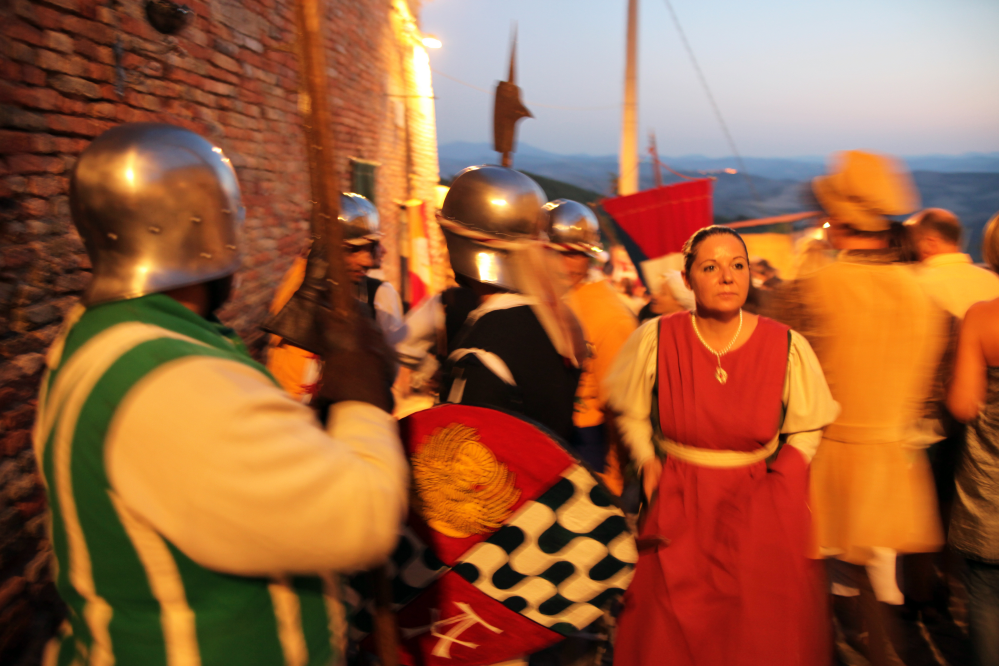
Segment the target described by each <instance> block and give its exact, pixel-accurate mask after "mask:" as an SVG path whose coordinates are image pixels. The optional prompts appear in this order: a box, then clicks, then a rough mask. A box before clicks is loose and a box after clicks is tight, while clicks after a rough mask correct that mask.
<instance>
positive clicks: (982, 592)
mask: <svg viewBox="0 0 999 666" xmlns="http://www.w3.org/2000/svg"><path fill="white" fill-rule="evenodd" d="M983 250H984V255H985V261H986V262H988V264H989V265H990V266H991V267H992V269H993V270H999V215H997V216H996V217H993V218H992V220H991V221H990V222H989V225H988V227H987V228H986V230H985V243H984V247H983ZM947 406H948V407H949V408H950V411H951V413H952V414H953V415H954V416H955V417H956V418H958V419H960V420H961V421H963V422H966V423H967V424H968V428H967V431H966V432H967V446H966V449H965V451H964V455H963V457H962V459H961V461H960V463H959V466H958V470H957V496H956V499H955V502H954V510H953V513H952V515H951V522H950V534H949V536H948V540H949V542H950V545H951V546H952V547H953V548H954V549H956V550H957V551H958V552H959V553H961V554H962V555H963V556H964V558H965V561H966V563H967V570H966V573H965V581H964V582H965V587H967V590H968V624H969V626H970V630H971V631H970V633H971V642H972V646H973V649H974V651H975V654H976V657H977V659H978V664H979V666H996V665H997V664H999V299H997V300H990V301H986V302H984V303H977V304H975V305H972V306H971V307H970V308H969V309H968V311H967V313H966V315H965V317H964V322H963V323H962V325H961V336H960V341H959V343H958V350H957V362H956V363H955V365H954V379H953V381H952V383H951V386H950V391H949V393H948V396H947Z"/></svg>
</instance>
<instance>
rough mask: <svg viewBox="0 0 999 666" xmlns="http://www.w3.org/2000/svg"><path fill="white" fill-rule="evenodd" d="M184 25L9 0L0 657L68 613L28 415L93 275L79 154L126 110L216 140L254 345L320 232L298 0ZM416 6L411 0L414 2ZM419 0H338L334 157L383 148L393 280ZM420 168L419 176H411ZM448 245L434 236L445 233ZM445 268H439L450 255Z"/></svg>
mask: <svg viewBox="0 0 999 666" xmlns="http://www.w3.org/2000/svg"><path fill="white" fill-rule="evenodd" d="M184 2H185V3H186V4H187V5H188V6H189V7H190V8H191V9H192V10H193V11H194V12H195V15H196V16H195V17H194V19H193V20H192V22H191V23H190V24H189V25H188V27H186V28H185V29H184V30H183V31H181V32H180V33H179V34H178V35H177V36H176V37H164V36H162V35H160V34H159V33H157V32H156V31H155V30H154V29H153V28H151V27H150V26H149V24H148V23H147V22H146V20H145V16H144V13H143V8H142V4H141V3H140V2H139V1H138V0H120V1H116V0H45V1H39V0H0V39H2V42H0V663H5V664H6V663H12V664H18V663H24V664H27V663H34V662H35V661H37V658H38V650H39V649H40V645H41V643H42V641H43V640H44V639H45V638H46V637H47V636H48V635H49V633H50V631H51V629H52V626H53V624H54V623H57V622H58V621H59V612H60V611H59V608H58V604H57V602H56V600H55V598H54V597H53V595H52V589H51V584H50V583H49V578H48V566H47V562H48V544H47V542H46V539H45V528H44V495H43V492H42V489H41V486H40V482H39V479H38V475H37V471H36V469H35V463H34V458H33V455H32V453H31V450H30V428H31V426H32V423H33V420H34V408H35V400H36V392H37V387H38V383H39V381H40V378H41V372H42V369H43V364H44V353H45V350H46V348H47V346H48V345H49V343H50V342H51V341H52V339H53V338H54V336H55V335H56V332H57V330H58V327H59V325H60V321H61V319H62V316H63V314H64V313H65V312H66V311H67V310H68V309H69V308H70V307H71V306H72V305H73V304H74V303H75V301H76V300H77V298H78V297H79V295H80V293H81V291H82V290H83V289H84V288H85V287H86V285H87V282H88V280H89V272H88V269H89V267H90V266H89V262H88V260H87V257H86V255H85V254H84V251H83V246H82V244H81V242H80V239H79V237H78V236H77V234H76V232H75V230H74V228H73V226H72V224H71V221H70V217H69V206H68V199H67V183H68V176H69V173H70V171H71V169H72V166H73V164H74V162H75V160H76V157H77V155H78V154H79V153H80V151H81V150H82V149H83V148H84V147H85V146H86V145H87V144H88V142H89V141H90V140H91V139H92V138H94V137H95V136H97V135H98V134H100V133H101V132H102V131H104V130H105V129H107V128H109V127H111V126H113V125H115V124H118V123H123V122H132V121H157V122H170V123H174V124H177V125H181V126H183V127H187V128H189V129H191V130H194V131H196V132H198V133H200V134H202V135H204V136H206V137H208V138H209V139H210V140H212V141H214V142H216V143H217V144H218V145H220V146H222V147H223V149H225V151H226V152H227V154H228V156H229V157H230V158H231V159H232V162H233V165H234V166H235V167H236V172H237V174H238V176H239V180H240V183H241V185H242V188H243V197H244V202H245V205H246V208H247V217H246V227H245V238H244V247H245V261H244V268H243V271H242V273H241V276H242V277H241V286H240V288H239V289H238V291H237V293H236V294H235V297H234V299H233V301H232V303H231V304H230V305H229V306H227V307H226V308H225V310H224V311H223V312H222V313H221V315H222V318H223V319H224V320H226V321H227V322H228V323H230V324H232V325H233V326H234V327H235V328H236V329H237V330H238V331H239V332H240V333H241V334H242V335H243V336H244V337H246V338H247V340H248V341H249V343H250V344H251V347H252V348H257V349H259V345H260V343H261V336H260V334H259V333H258V331H257V329H256V327H257V325H258V324H259V323H260V322H261V321H262V319H263V318H264V316H265V313H266V307H267V304H268V303H269V301H270V299H271V295H272V293H273V289H274V286H275V284H276V282H277V280H278V279H279V278H280V276H281V275H282V274H283V272H284V271H285V270H286V269H287V267H288V266H289V265H290V262H291V259H292V258H293V257H294V256H295V255H296V254H297V253H298V252H299V251H300V250H301V249H302V247H303V245H304V244H305V242H306V240H307V236H308V232H307V229H308V221H307V211H308V207H307V202H308V200H309V198H310V197H309V192H308V173H307V170H306V164H305V160H304V149H303V138H302V132H301V118H300V117H299V115H298V107H297V86H298V80H297V75H296V71H297V66H296V62H295V58H294V53H293V39H294V37H295V35H294V28H293V26H294V17H293V5H292V3H291V0H184ZM411 5H414V6H411ZM417 9H418V8H417V7H416V6H415V3H410V5H407V3H406V2H405V0H328V2H327V7H326V10H327V18H328V22H327V23H326V26H327V28H328V30H327V40H328V65H329V69H330V74H331V78H330V86H331V104H332V108H333V111H334V116H335V123H334V130H335V131H334V138H335V142H336V147H337V153H338V155H337V161H338V167H339V168H340V170H341V173H343V174H344V180H343V187H344V189H348V187H349V180H348V177H349V173H348V167H347V164H348V158H350V157H357V158H361V159H366V160H373V161H376V162H379V163H380V165H381V166H380V167H379V168H378V171H377V183H376V193H377V196H376V198H377V202H378V206H379V209H380V212H381V217H382V221H383V228H384V230H385V231H386V243H385V244H386V247H387V249H388V256H387V258H386V262H385V272H386V274H387V277H388V278H389V279H390V280H391V281H393V282H394V283H395V284H396V286H397V287H398V286H399V284H398V280H399V270H398V254H397V253H398V248H397V243H396V233H395V232H396V224H397V219H398V208H397V206H396V203H395V202H397V201H404V200H406V199H409V198H413V197H416V198H424V199H429V200H432V198H433V185H434V184H436V182H437V155H436V136H435V133H434V127H433V112H432V101H429V103H430V105H431V106H430V107H429V109H430V111H429V114H428V113H427V108H428V107H427V106H426V102H424V103H423V105H422V106H419V107H417V106H414V103H413V102H411V101H410V100H413V99H416V97H415V95H416V93H415V92H414V91H416V89H417V83H416V81H415V79H414V76H415V74H414V67H413V63H412V60H413V41H412V36H413V34H414V33H413V29H414V26H415V24H414V23H413V20H412V16H411V14H410V12H411V11H413V12H415V11H416V10H417ZM407 174H409V176H407ZM434 242H435V246H436V247H437V248H438V249H439V248H440V247H441V241H440V237H439V234H436V235H435V238H434ZM439 270H443V269H442V268H440V269H439Z"/></svg>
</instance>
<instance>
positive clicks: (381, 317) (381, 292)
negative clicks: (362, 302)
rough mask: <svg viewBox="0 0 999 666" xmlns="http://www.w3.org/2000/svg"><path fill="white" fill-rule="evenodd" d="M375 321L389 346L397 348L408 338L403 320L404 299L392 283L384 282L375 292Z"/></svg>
mask: <svg viewBox="0 0 999 666" xmlns="http://www.w3.org/2000/svg"><path fill="white" fill-rule="evenodd" d="M375 321H376V322H378V326H379V328H381V329H382V332H383V333H385V341H386V342H388V343H389V346H391V347H394V346H396V345H397V344H398V343H399V342H400V341H401V340H402V339H403V338H405V337H406V329H405V326H404V323H403V319H402V299H401V298H400V297H399V292H397V291H396V290H395V287H393V286H392V284H391V283H390V282H382V283H381V284H380V285H379V286H378V290H377V291H376V292H375Z"/></svg>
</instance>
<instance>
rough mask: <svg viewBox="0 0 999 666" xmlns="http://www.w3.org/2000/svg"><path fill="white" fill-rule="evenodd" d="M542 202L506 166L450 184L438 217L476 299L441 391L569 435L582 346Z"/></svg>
mask: <svg viewBox="0 0 999 666" xmlns="http://www.w3.org/2000/svg"><path fill="white" fill-rule="evenodd" d="M544 202H545V194H544V192H543V191H542V189H541V188H540V187H539V186H538V184H537V183H535V182H534V181H533V180H531V179H530V178H529V177H527V176H525V175H524V174H522V173H520V172H519V171H514V170H513V169H507V168H504V167H496V166H480V167H468V168H467V169H465V170H463V171H462V172H461V173H459V174H458V175H457V176H455V178H454V180H453V181H452V183H451V188H450V189H449V190H448V193H447V197H446V198H445V199H444V205H443V206H442V208H441V212H440V215H438V218H437V219H438V222H439V223H440V225H441V229H442V231H443V232H444V239H445V240H446V241H447V249H448V254H449V255H450V258H451V267H452V268H453V269H454V274H455V279H456V280H457V281H458V283H459V284H461V285H463V286H465V287H467V288H468V289H470V290H471V291H472V293H473V294H474V295H475V297H476V300H477V305H476V307H475V309H474V310H473V311H472V312H471V313H469V315H468V318H467V319H466V321H465V322H464V323H463V324H462V326H461V329H460V331H459V333H458V334H457V336H456V337H455V340H454V342H453V343H451V345H450V348H449V349H450V353H449V354H448V357H447V361H446V363H445V365H444V368H443V374H442V384H441V392H440V396H441V398H442V399H443V400H444V401H446V402H452V403H459V404H463V405H478V406H481V407H491V408H493V409H500V410H504V411H507V412H511V413H514V414H517V415H518V416H524V417H526V418H528V419H531V420H532V421H534V422H536V423H540V424H541V425H543V426H544V427H546V428H548V429H549V430H551V431H552V432H553V433H555V434H556V435H557V436H559V437H561V438H562V439H563V440H566V441H568V440H569V438H570V436H571V434H572V416H573V408H574V398H575V395H576V385H577V383H578V382H579V373H580V370H579V367H580V364H581V363H582V361H583V360H584V359H585V358H586V344H585V341H584V340H583V335H582V331H581V329H580V327H579V323H578V322H577V321H576V318H575V317H574V316H573V314H572V311H571V310H570V309H569V308H568V306H566V305H565V303H564V302H563V301H562V298H561V297H562V294H561V293H559V289H558V287H559V285H558V284H557V280H558V275H557V273H556V272H555V271H556V269H557V267H555V266H553V265H550V264H549V262H552V263H554V260H555V257H552V256H551V253H550V252H549V251H548V250H547V249H546V247H545V244H544V242H543V240H542V235H543V231H544V229H543V225H544V217H543V215H542V210H541V207H542V206H543V205H544ZM442 314H443V313H442ZM439 320H440V319H439V318H438V321H439ZM438 330H440V328H438Z"/></svg>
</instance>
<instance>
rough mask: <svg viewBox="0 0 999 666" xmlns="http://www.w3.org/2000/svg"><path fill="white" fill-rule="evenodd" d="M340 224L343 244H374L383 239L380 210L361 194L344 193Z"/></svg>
mask: <svg viewBox="0 0 999 666" xmlns="http://www.w3.org/2000/svg"><path fill="white" fill-rule="evenodd" d="M340 223H341V224H342V225H343V242H344V243H346V244H347V245H365V244H367V243H374V242H377V241H378V240H379V239H380V238H381V237H382V234H381V232H380V231H379V218H378V209H377V208H375V205H374V204H373V203H371V202H370V201H369V200H368V199H367V198H366V197H363V196H361V195H360V194H355V193H353V192H344V193H343V194H341V195H340Z"/></svg>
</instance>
